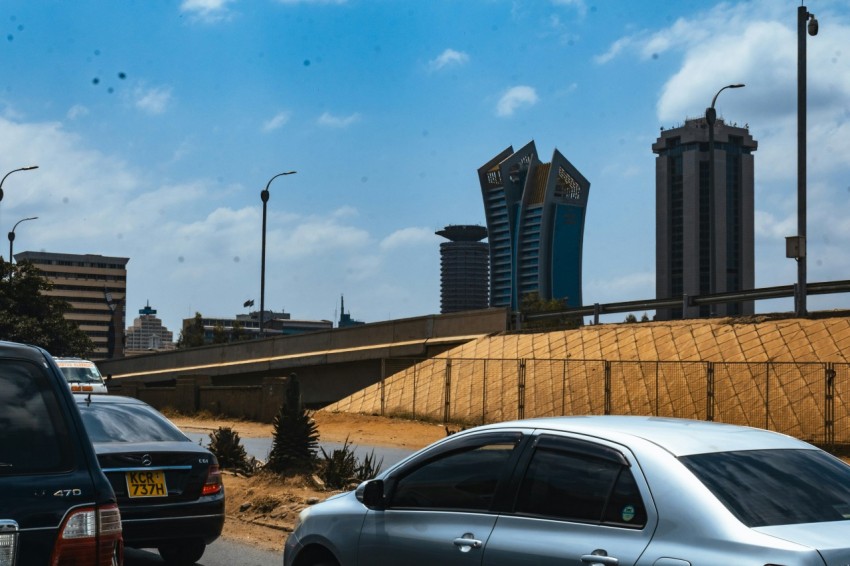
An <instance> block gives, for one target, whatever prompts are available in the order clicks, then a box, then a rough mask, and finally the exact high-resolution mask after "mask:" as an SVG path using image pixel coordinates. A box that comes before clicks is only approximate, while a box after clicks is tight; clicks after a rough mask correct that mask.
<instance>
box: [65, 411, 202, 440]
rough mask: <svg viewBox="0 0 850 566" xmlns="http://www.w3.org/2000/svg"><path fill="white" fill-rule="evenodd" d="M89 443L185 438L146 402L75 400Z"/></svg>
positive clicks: (185, 438)
mask: <svg viewBox="0 0 850 566" xmlns="http://www.w3.org/2000/svg"><path fill="white" fill-rule="evenodd" d="M77 405H78V406H79V407H80V413H81V414H82V415H83V424H85V427H86V432H87V433H88V435H89V438H90V439H91V441H92V442H149V441H155V442H160V441H165V440H178V441H188V440H189V439H188V438H187V437H186V435H184V434H183V433H182V432H180V429H178V428H177V427H175V426H174V425H173V424H171V421H169V420H167V419H166V418H165V417H163V416H162V415H160V414H159V413H157V412H156V411H155V410H154V409H152V408H151V407H149V406H147V405H130V404H119V403H98V402H92V403H91V404H87V403H85V402H82V403H77Z"/></svg>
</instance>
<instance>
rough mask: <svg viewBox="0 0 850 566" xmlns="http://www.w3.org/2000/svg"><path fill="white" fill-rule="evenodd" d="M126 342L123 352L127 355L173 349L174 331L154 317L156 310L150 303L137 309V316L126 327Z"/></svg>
mask: <svg viewBox="0 0 850 566" xmlns="http://www.w3.org/2000/svg"><path fill="white" fill-rule="evenodd" d="M126 336H127V344H126V346H125V348H124V353H125V354H126V355H128V356H130V355H133V354H141V353H144V352H151V351H155V352H160V351H165V350H173V349H174V348H175V345H174V333H173V332H171V331H170V330H168V328H166V327H165V326H163V325H162V321H161V320H160V319H158V318H157V317H156V310H154V309H152V308H151V305H150V303H148V304H147V305H145V308H143V309H141V310H140V311H139V316H138V318H136V319H135V320H133V326H131V327H129V328H128V329H127V334H126Z"/></svg>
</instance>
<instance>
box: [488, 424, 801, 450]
mask: <svg viewBox="0 0 850 566" xmlns="http://www.w3.org/2000/svg"><path fill="white" fill-rule="evenodd" d="M493 427H501V428H504V427H523V428H528V427H533V428H535V429H546V430H552V431H558V432H569V433H575V434H581V435H586V436H591V437H597V438H602V439H607V440H610V441H612V442H616V443H618V444H622V445H625V446H634V445H635V444H636V443H640V442H649V443H652V444H654V445H656V446H659V447H661V448H663V449H664V450H666V451H668V452H670V453H671V454H673V455H674V456H677V457H678V456H687V455H692V454H705V453H709V452H733V451H738V450H763V449H791V448H797V449H801V448H806V449H815V447H814V446H812V445H810V444H808V443H806V442H803V441H801V440H798V439H796V438H793V437H790V436H787V435H784V434H780V433H777V432H771V431H768V430H762V429H758V428H751V427H744V426H737V425H730V424H725V423H717V422H708V421H699V420H691V419H677V418H670V417H651V416H631V415H590V416H572V417H547V418H536V419H524V420H518V421H512V422H505V423H499V424H498V425H486V426H485V427H483V428H493Z"/></svg>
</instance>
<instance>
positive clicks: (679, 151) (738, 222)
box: [652, 118, 758, 320]
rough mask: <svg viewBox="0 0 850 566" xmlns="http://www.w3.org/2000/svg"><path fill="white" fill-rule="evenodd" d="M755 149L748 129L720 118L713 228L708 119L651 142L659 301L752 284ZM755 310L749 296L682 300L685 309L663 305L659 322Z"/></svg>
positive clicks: (666, 132)
mask: <svg viewBox="0 0 850 566" xmlns="http://www.w3.org/2000/svg"><path fill="white" fill-rule="evenodd" d="M757 148H758V143H757V142H756V141H755V140H754V139H753V138H752V136H751V135H750V132H749V129H748V128H747V127H744V128H739V127H737V126H730V125H729V124H726V123H724V121H723V120H721V119H718V120H717V121H716V122H715V125H714V190H713V200H714V202H713V208H714V215H713V216H714V219H713V228H714V229H713V230H712V226H711V224H709V221H710V217H711V214H710V210H711V208H712V202H711V201H712V187H711V186H710V181H709V163H710V160H709V135H708V125H707V123H706V121H705V119H704V118H697V119H692V120H687V121H686V122H685V124H684V125H683V126H680V127H678V128H672V129H669V130H664V131H662V132H661V137H659V138H658V140H657V141H656V142H655V143H654V144H653V145H652V151H653V152H654V153H655V154H657V156H658V157H656V158H655V217H656V220H655V288H656V296H657V298H659V299H664V298H680V297H683V296H684V295H687V296H689V297H692V296H695V295H704V294H708V293H711V292H712V290H713V292H715V293H724V292H727V291H740V290H744V289H752V288H753V287H754V284H755V266H754V264H755V260H754V256H755V254H754V250H753V238H754V234H753V232H754V229H753V217H754V212H753V178H754V173H753V152H754V151H755V150H756V149H757ZM712 233H713V235H714V238H713V239H714V242H713V245H712ZM712 250H713V251H714V254H713V255H714V257H713V260H712ZM712 271H713V272H712ZM712 278H713V280H714V285H713V286H712V284H711V283H712ZM712 287H713V289H712ZM753 312H754V310H753V302H752V301H745V302H740V303H730V304H728V305H723V304H718V305H701V306H699V307H693V306H685V303H683V308H681V309H659V310H658V312H657V314H656V319H657V320H670V319H674V318H696V317H705V316H711V315H715V316H734V315H745V314H752V313H753Z"/></svg>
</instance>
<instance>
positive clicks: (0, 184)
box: [0, 165, 38, 200]
mask: <svg viewBox="0 0 850 566" xmlns="http://www.w3.org/2000/svg"><path fill="white" fill-rule="evenodd" d="M33 169H38V165H29V166H27V167H19V168H18V169H12V170H11V171H9V172H8V173H6V174H5V175H3V178H2V179H0V200H3V181H5V180H6V177H8V176H9V175H11V174H12V173H16V172H18V171H31V170H33Z"/></svg>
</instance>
